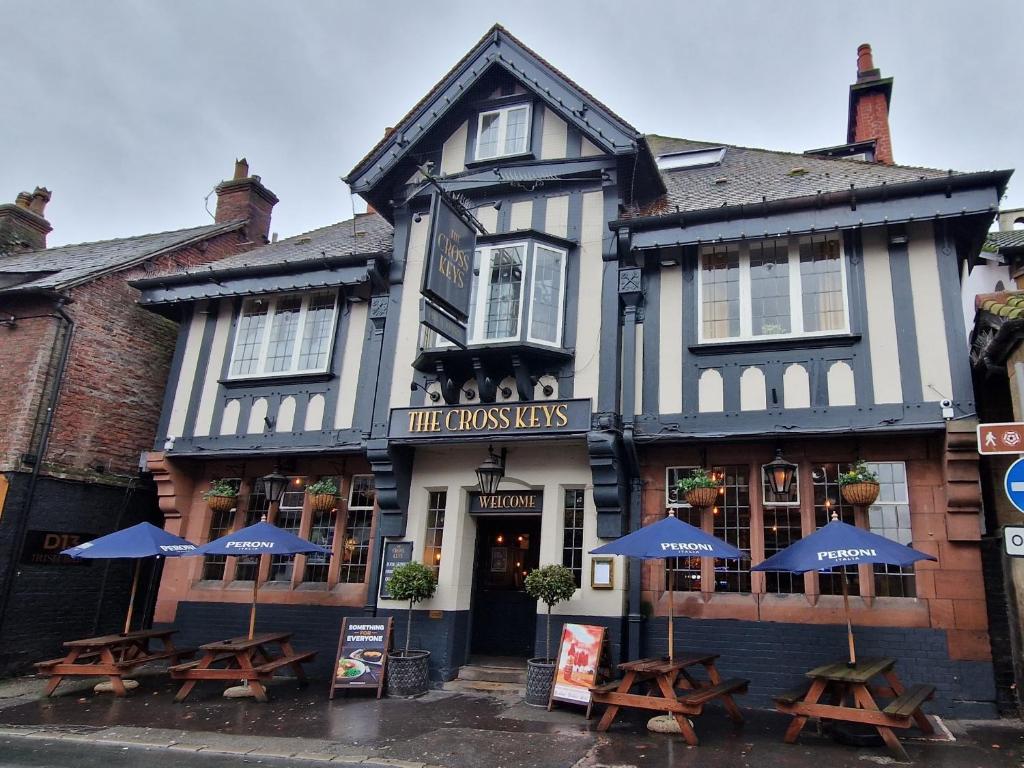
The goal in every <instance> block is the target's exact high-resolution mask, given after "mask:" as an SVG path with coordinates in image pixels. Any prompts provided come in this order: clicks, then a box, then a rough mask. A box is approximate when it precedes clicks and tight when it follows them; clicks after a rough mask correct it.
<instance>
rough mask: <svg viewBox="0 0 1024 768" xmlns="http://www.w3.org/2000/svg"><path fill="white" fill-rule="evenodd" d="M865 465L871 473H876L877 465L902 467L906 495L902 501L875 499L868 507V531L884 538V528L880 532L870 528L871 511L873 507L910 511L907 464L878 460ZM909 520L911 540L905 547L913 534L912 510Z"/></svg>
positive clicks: (899, 461) (897, 461)
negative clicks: (897, 465) (898, 465)
mask: <svg viewBox="0 0 1024 768" xmlns="http://www.w3.org/2000/svg"><path fill="white" fill-rule="evenodd" d="M866 463H867V466H868V469H870V470H871V471H872V472H877V471H878V465H879V464H901V465H903V490H904V492H905V494H906V495H905V496H904V498H903V499H895V500H893V501H880V500H877V499H876V500H875V503H874V504H872V505H871V506H870V507H868V530H869V531H871V532H872V533H877V534H878V535H879V536H885V534H884V533H882V530H884V528H883V529H881V530H875V529H873V528H872V527H871V509H872V508H874V507H879V508H883V509H884V508H885V507H907V509H908V510H909V509H910V474H909V473H908V472H907V462H905V461H901V460H895V461H891V460H879V461H868V462H866ZM910 519H911V528H910V534H911V540H910V541H909V542H907V543H906V545H907V546H910V545H911V544H912V543H913V534H914V529H913V519H914V516H913V510H911V512H910ZM897 527H898V526H897ZM885 538H887V539H889V541H896V539H891V538H889V537H888V536H885ZM897 543H898V544H903V543H904V542H897Z"/></svg>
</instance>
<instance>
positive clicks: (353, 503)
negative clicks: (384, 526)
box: [338, 475, 376, 584]
mask: <svg viewBox="0 0 1024 768" xmlns="http://www.w3.org/2000/svg"><path fill="white" fill-rule="evenodd" d="M375 497H376V490H375V489H374V486H373V475H355V476H353V477H352V488H351V490H350V492H349V505H348V514H347V515H346V517H345V531H344V534H343V537H344V538H343V539H342V549H341V567H340V568H339V569H338V581H339V582H342V583H346V584H362V583H363V582H365V581H366V570H367V569H366V565H367V562H368V560H369V557H370V533H371V531H372V530H373V504H374V500H375Z"/></svg>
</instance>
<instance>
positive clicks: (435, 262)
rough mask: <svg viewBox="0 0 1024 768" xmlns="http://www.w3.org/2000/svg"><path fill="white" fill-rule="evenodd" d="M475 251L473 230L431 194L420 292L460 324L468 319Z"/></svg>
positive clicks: (441, 196)
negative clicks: (427, 236)
mask: <svg viewBox="0 0 1024 768" xmlns="http://www.w3.org/2000/svg"><path fill="white" fill-rule="evenodd" d="M475 250H476V231H475V230H474V229H473V227H472V226H470V224H469V223H468V222H466V221H464V220H463V218H462V217H461V216H459V214H458V212H457V211H456V210H455V209H454V208H453V207H452V205H451V204H450V203H449V202H448V201H447V200H446V199H445V198H444V196H443V195H440V194H437V193H435V194H434V199H433V202H432V203H431V216H430V240H429V242H428V244H427V258H426V261H425V263H424V267H423V286H422V288H421V289H420V293H421V294H423V296H424V297H425V298H426V299H427V300H428V301H430V302H431V303H433V304H434V305H436V306H438V307H440V308H441V309H443V310H444V311H445V312H447V313H448V314H449V315H451V316H452V317H454V318H455V319H456V320H458V321H460V322H462V323H465V322H466V320H468V319H469V297H470V290H471V289H472V282H473V252H474V251H475Z"/></svg>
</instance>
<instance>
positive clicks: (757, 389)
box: [740, 366, 768, 411]
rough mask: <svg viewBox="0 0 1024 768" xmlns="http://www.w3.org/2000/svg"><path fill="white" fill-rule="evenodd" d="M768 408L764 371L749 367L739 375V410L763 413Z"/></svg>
mask: <svg viewBox="0 0 1024 768" xmlns="http://www.w3.org/2000/svg"><path fill="white" fill-rule="evenodd" d="M767 408H768V394H767V392H766V391H765V381H764V371H762V370H761V369H760V368H757V367H755V366H751V367H749V368H747V369H746V370H744V371H743V373H742V374H741V375H740V410H741V411H763V410H766V409H767Z"/></svg>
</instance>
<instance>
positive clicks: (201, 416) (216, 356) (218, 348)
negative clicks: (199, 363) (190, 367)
mask: <svg viewBox="0 0 1024 768" xmlns="http://www.w3.org/2000/svg"><path fill="white" fill-rule="evenodd" d="M234 311H235V309H234V306H233V304H232V302H231V301H222V302H221V303H220V310H219V311H218V313H217V325H216V326H215V327H214V329H213V340H212V342H211V343H210V362H209V363H207V365H206V378H205V379H204V380H203V391H202V392H201V393H200V397H199V408H198V409H197V410H196V429H195V434H196V435H197V436H199V435H209V434H210V430H211V429H212V428H213V406H214V404H215V403H216V401H217V390H218V389H219V387H220V385H219V384H218V382H219V381H220V371H221V366H223V365H224V355H225V354H227V346H228V336H229V335H230V331H231V317H232V315H233V314H234Z"/></svg>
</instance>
